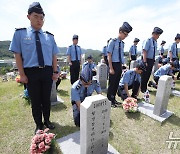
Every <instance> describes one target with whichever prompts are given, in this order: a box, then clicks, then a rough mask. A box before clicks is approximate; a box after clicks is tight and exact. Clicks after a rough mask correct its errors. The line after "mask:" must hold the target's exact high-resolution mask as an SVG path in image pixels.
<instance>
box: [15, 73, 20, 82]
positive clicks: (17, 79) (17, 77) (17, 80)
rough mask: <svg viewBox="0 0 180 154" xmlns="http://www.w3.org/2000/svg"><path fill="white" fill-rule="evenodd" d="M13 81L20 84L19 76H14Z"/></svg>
mask: <svg viewBox="0 0 180 154" xmlns="http://www.w3.org/2000/svg"><path fill="white" fill-rule="evenodd" d="M15 80H16V82H17V83H21V82H20V76H19V75H18V76H16V78H15Z"/></svg>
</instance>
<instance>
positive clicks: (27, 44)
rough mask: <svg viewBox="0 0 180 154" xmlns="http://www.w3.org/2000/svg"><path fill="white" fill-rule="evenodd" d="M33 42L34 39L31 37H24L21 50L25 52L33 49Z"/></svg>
mask: <svg viewBox="0 0 180 154" xmlns="http://www.w3.org/2000/svg"><path fill="white" fill-rule="evenodd" d="M34 47H35V44H34V41H33V40H31V39H24V40H23V43H22V50H24V51H26V52H30V51H32V50H33V49H34Z"/></svg>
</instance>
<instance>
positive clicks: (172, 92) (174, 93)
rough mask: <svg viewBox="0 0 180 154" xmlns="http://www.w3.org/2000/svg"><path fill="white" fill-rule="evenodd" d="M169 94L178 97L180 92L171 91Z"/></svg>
mask: <svg viewBox="0 0 180 154" xmlns="http://www.w3.org/2000/svg"><path fill="white" fill-rule="evenodd" d="M171 94H172V95H174V96H177V97H180V91H178V90H172V91H171Z"/></svg>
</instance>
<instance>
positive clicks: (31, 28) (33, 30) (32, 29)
mask: <svg viewBox="0 0 180 154" xmlns="http://www.w3.org/2000/svg"><path fill="white" fill-rule="evenodd" d="M29 29H30V30H31V31H32V32H33V33H34V32H35V31H36V30H35V29H34V28H33V27H32V26H30V27H29ZM39 32H40V33H41V34H42V33H43V31H42V29H40V30H39Z"/></svg>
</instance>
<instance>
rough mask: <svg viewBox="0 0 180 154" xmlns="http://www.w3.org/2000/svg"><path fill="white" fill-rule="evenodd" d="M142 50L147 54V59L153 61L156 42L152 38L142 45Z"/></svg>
mask: <svg viewBox="0 0 180 154" xmlns="http://www.w3.org/2000/svg"><path fill="white" fill-rule="evenodd" d="M153 42H154V43H153ZM143 50H145V51H146V52H147V58H148V59H154V58H155V55H156V53H157V41H155V40H154V39H153V38H149V39H147V40H146V42H145V43H144V44H143ZM154 50H155V51H154Z"/></svg>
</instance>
